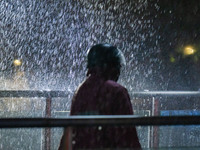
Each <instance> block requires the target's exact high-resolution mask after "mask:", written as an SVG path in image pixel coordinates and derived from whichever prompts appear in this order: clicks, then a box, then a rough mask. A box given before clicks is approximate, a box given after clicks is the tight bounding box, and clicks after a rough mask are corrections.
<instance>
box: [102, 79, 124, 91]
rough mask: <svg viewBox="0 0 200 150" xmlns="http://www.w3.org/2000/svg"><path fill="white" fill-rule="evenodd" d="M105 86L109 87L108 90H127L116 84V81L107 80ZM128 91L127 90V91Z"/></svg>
mask: <svg viewBox="0 0 200 150" xmlns="http://www.w3.org/2000/svg"><path fill="white" fill-rule="evenodd" d="M105 86H106V87H108V88H111V89H115V90H116V89H118V90H126V88H125V87H123V86H122V85H121V84H119V83H117V82H115V81H112V80H107V81H106V82H105ZM126 91H127V90H126Z"/></svg>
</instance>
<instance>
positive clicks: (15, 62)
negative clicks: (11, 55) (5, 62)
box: [13, 59, 22, 66]
mask: <svg viewBox="0 0 200 150" xmlns="http://www.w3.org/2000/svg"><path fill="white" fill-rule="evenodd" d="M13 64H14V66H21V65H22V61H21V60H19V59H15V60H14V61H13Z"/></svg>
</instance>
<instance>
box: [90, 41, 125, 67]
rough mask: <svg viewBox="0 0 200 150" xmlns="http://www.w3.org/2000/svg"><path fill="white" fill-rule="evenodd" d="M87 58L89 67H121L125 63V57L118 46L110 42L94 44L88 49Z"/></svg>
mask: <svg viewBox="0 0 200 150" xmlns="http://www.w3.org/2000/svg"><path fill="white" fill-rule="evenodd" d="M87 59H88V60H87V61H88V64H87V68H88V69H91V68H94V67H99V68H102V69H104V68H109V67H116V68H120V67H121V66H122V65H123V64H125V58H124V55H123V54H122V52H121V51H120V50H119V49H118V48H117V47H115V46H112V45H110V44H97V45H95V46H93V47H92V48H91V49H90V50H89V51H88V56H87Z"/></svg>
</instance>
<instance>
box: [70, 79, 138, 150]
mask: <svg viewBox="0 0 200 150" xmlns="http://www.w3.org/2000/svg"><path fill="white" fill-rule="evenodd" d="M132 114H133V110H132V105H131V102H130V98H129V95H128V92H127V90H126V89H125V88H124V87H123V86H121V85H120V84H118V83H116V82H114V81H111V80H107V81H105V80H103V79H102V78H100V77H98V76H90V77H88V78H87V79H86V80H85V82H84V83H83V84H82V85H81V86H80V87H79V88H78V90H77V91H76V93H75V95H74V97H73V100H72V106H71V115H132ZM72 147H73V150H74V149H82V148H90V149H95V148H140V143H139V140H138V137H137V132H136V129H135V127H100V126H99V127H84V128H83V127H82V128H81V127H80V128H73V134H72Z"/></svg>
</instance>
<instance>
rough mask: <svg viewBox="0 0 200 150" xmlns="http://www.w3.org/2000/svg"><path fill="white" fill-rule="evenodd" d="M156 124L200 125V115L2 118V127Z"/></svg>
mask: <svg viewBox="0 0 200 150" xmlns="http://www.w3.org/2000/svg"><path fill="white" fill-rule="evenodd" d="M122 125H131V126H155V125H162V126H163V125H200V116H170V117H169V116H164V117H161V116H154V117H141V116H135V115H116V116H70V117H68V118H65V119H55V118H4V119H0V128H30V127H31V128H33V127H69V126H73V127H81V126H122Z"/></svg>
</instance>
